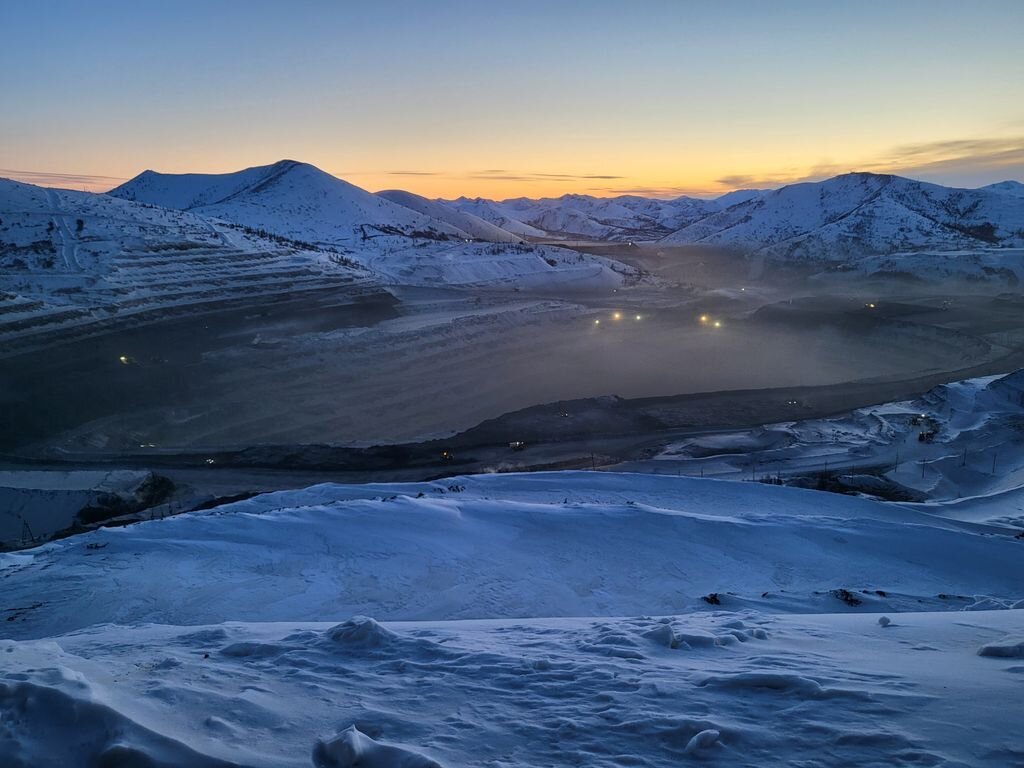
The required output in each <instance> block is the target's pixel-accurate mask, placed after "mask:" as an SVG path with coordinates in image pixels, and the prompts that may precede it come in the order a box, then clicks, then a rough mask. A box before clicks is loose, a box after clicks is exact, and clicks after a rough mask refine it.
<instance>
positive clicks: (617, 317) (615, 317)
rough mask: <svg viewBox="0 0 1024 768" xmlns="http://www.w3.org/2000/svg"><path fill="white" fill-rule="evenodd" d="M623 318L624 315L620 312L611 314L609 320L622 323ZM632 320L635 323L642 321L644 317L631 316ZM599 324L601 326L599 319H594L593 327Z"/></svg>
mask: <svg viewBox="0 0 1024 768" xmlns="http://www.w3.org/2000/svg"><path fill="white" fill-rule="evenodd" d="M623 317H624V315H623V314H622V313H621V312H612V316H611V319H612V321H613V322H616V323H618V322H621V321H622V319H623ZM633 319H634V320H636V321H637V322H639V321H641V320H643V319H644V316H643V315H633ZM600 324H601V318H596V319H595V320H594V325H600Z"/></svg>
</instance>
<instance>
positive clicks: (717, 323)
mask: <svg viewBox="0 0 1024 768" xmlns="http://www.w3.org/2000/svg"><path fill="white" fill-rule="evenodd" d="M700 324H701V325H708V326H711V327H712V328H721V327H722V321H721V320H713V319H711V317H710V315H701V316H700Z"/></svg>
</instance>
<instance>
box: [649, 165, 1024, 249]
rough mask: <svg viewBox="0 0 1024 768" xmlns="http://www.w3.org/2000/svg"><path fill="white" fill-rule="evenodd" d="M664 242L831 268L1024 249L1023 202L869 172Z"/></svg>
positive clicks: (791, 190)
mask: <svg viewBox="0 0 1024 768" xmlns="http://www.w3.org/2000/svg"><path fill="white" fill-rule="evenodd" d="M662 242H664V243H665V244H669V245H689V244H707V245H716V246H728V247H735V248H741V249H746V250H752V251H757V252H760V253H764V254H766V255H769V256H775V257H785V258H801V259H829V260H834V261H839V260H844V259H847V258H850V257H857V256H863V255H867V254H885V253H894V252H899V251H912V250H922V249H938V250H965V249H973V248H991V247H993V246H1004V247H1005V246H1011V247H1013V246H1015V247H1021V246H1024V199H1022V198H1018V197H1014V196H1012V195H1008V194H1004V193H1000V192H997V191H993V190H986V189H980V190H973V189H954V188H950V187H942V186H939V185H936V184H927V183H925V182H920V181H913V180H911V179H904V178H901V177H899V176H886V175H879V174H870V173H850V174H845V175H843V176H836V177H835V178H832V179H828V180H827V181H822V182H814V183H805V184H793V185H790V186H787V187H783V188H781V189H777V190H774V191H772V192H767V193H765V194H763V195H760V196H758V197H755V198H752V199H750V200H747V201H745V202H741V203H739V204H737V205H733V206H731V207H729V208H727V209H726V210H724V211H722V212H720V213H716V214H712V215H710V216H708V217H706V218H704V219H702V220H700V221H698V222H696V223H694V224H691V225H689V226H685V227H683V228H682V229H680V230H679V231H677V232H675V233H674V234H672V235H670V236H668V237H666V238H665V239H664V240H663V241H662Z"/></svg>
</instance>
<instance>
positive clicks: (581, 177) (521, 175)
mask: <svg viewBox="0 0 1024 768" xmlns="http://www.w3.org/2000/svg"><path fill="white" fill-rule="evenodd" d="M465 178H467V179H486V180H488V181H552V180H556V181H614V180H618V179H625V178H626V177H625V176H613V175H609V174H598V173H541V172H539V171H538V172H535V173H534V172H513V171H506V170H495V169H492V170H487V171H476V172H475V173H471V174H469V175H468V176H466V177H465Z"/></svg>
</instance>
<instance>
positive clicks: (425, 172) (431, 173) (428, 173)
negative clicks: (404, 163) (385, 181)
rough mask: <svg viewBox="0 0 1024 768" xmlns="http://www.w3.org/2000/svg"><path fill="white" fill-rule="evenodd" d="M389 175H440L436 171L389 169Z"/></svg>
mask: <svg viewBox="0 0 1024 768" xmlns="http://www.w3.org/2000/svg"><path fill="white" fill-rule="evenodd" d="M387 173H388V175H389V176H440V175H441V174H439V173H435V172H434V171H388V172H387Z"/></svg>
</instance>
